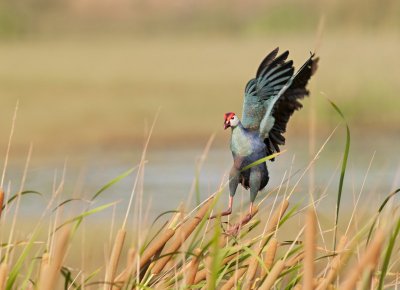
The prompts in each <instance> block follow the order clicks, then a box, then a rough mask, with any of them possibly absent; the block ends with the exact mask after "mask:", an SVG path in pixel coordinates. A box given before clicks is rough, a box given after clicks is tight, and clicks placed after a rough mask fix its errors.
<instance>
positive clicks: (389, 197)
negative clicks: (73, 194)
mask: <svg viewBox="0 0 400 290" xmlns="http://www.w3.org/2000/svg"><path fill="white" fill-rule="evenodd" d="M398 192H400V188H398V189H396V190H395V191H393V192H392V193H390V194H389V195H388V196H387V197H386V198H385V200H384V201H383V202H382V204H381V206H380V207H379V209H378V214H377V216H375V219H374V222H373V223H372V226H371V228H370V229H369V233H368V237H367V243H366V245H367V246H368V243H369V241H370V239H371V236H372V231H373V230H374V228H375V224H376V221H377V220H378V216H379V214H380V213H381V212H382V210H383V209H384V208H385V206H386V204H387V202H388V201H389V200H390V199H391V198H392V197H393V196H394V195H396V193H398Z"/></svg>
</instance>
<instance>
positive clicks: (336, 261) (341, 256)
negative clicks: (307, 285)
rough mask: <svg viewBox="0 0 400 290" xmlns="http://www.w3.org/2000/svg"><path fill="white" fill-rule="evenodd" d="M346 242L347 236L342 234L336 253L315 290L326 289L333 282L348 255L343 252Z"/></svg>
mask: <svg viewBox="0 0 400 290" xmlns="http://www.w3.org/2000/svg"><path fill="white" fill-rule="evenodd" d="M346 243H347V237H346V236H342V237H341V238H340V241H339V243H338V246H337V255H336V256H335V257H334V258H333V259H332V261H331V263H330V269H329V271H328V273H327V275H326V277H325V278H323V279H322V280H321V281H320V283H319V285H318V286H317V290H325V289H328V287H329V285H330V284H331V283H332V282H333V280H334V279H335V278H336V276H337V274H338V272H339V270H340V269H341V268H342V265H343V264H344V262H345V261H346V258H347V257H349V255H348V254H346V253H345V252H344V250H345V247H346Z"/></svg>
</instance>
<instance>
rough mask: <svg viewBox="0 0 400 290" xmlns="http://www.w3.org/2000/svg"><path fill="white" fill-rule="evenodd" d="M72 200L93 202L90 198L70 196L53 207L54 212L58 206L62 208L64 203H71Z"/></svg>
mask: <svg viewBox="0 0 400 290" xmlns="http://www.w3.org/2000/svg"><path fill="white" fill-rule="evenodd" d="M71 201H84V202H87V203H89V202H91V201H90V200H85V199H82V198H69V199H67V200H64V201H63V202H61V203H59V204H58V205H57V206H56V207H55V208H54V209H53V212H55V211H56V210H57V209H58V208H60V207H62V206H64V205H66V204H67V203H70V202H71Z"/></svg>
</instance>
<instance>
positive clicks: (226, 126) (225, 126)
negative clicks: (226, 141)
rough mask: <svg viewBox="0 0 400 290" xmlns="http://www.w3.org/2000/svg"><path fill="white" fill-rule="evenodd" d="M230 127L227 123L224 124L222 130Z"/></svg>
mask: <svg viewBox="0 0 400 290" xmlns="http://www.w3.org/2000/svg"><path fill="white" fill-rule="evenodd" d="M230 126H231V125H230V124H229V122H228V123H224V130H226V129H228V128H229V127H230Z"/></svg>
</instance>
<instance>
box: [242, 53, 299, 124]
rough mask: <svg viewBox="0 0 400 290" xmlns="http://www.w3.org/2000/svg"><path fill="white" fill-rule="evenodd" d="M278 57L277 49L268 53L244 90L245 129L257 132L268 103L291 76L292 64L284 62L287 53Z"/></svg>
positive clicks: (243, 117) (243, 115)
mask: <svg viewBox="0 0 400 290" xmlns="http://www.w3.org/2000/svg"><path fill="white" fill-rule="evenodd" d="M277 55H278V48H276V49H275V50H273V51H272V52H271V53H269V54H268V55H267V56H266V57H265V58H264V60H263V61H262V62H261V64H260V66H259V67H258V69H257V74H256V77H255V78H254V79H251V80H250V81H249V82H248V83H247V85H246V88H245V97H244V103H243V114H242V124H243V126H244V127H245V128H248V129H251V130H258V129H259V128H260V123H261V121H262V119H263V117H264V115H265V113H266V112H267V111H270V109H269V108H268V103H271V104H272V105H273V104H274V103H275V101H276V100H273V97H275V95H277V94H279V92H280V91H281V90H282V88H283V87H284V86H285V84H286V83H287V82H288V81H289V80H290V78H291V77H292V76H293V72H294V69H293V62H292V61H286V59H287V57H288V56H289V52H288V51H285V52H284V53H282V54H281V55H279V56H277Z"/></svg>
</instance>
